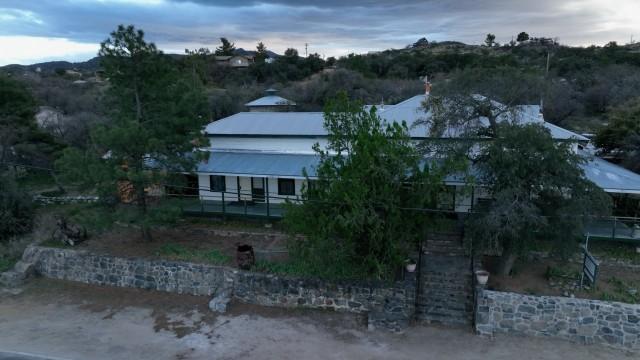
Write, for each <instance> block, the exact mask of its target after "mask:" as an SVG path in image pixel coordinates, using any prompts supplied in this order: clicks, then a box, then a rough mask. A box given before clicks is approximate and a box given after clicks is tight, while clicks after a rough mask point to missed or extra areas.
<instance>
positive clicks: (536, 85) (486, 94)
mask: <svg viewBox="0 0 640 360" xmlns="http://www.w3.org/2000/svg"><path fill="white" fill-rule="evenodd" d="M542 92H543V87H542V83H541V77H540V76H539V75H538V74H536V73H530V72H525V71H522V70H520V69H516V68H513V67H499V68H496V69H470V68H468V69H465V70H461V71H456V72H453V73H452V74H450V75H449V76H448V77H447V79H446V80H444V81H440V82H438V83H436V84H435V85H434V86H433V88H432V91H431V93H430V96H429V97H428V98H427V99H426V101H425V103H424V108H425V111H427V112H428V113H429V116H428V117H425V118H424V120H422V121H420V122H419V123H422V124H424V125H427V126H428V128H429V131H430V133H431V135H430V136H434V137H438V136H442V135H447V134H446V133H445V132H446V131H449V130H451V129H455V130H456V131H457V132H458V133H460V134H464V136H465V137H479V136H488V137H493V136H496V135H497V133H498V132H499V129H500V128H499V126H498V124H499V123H500V122H501V121H515V120H517V105H520V104H531V103H534V104H535V103H537V102H538V101H539V99H540V96H541V94H542ZM480 118H485V119H486V121H487V123H483V122H481V121H479V120H478V119H480Z"/></svg>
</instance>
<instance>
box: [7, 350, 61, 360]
mask: <svg viewBox="0 0 640 360" xmlns="http://www.w3.org/2000/svg"><path fill="white" fill-rule="evenodd" d="M0 360H67V359H62V358H52V357H46V356H40V355H36V354H28V353H22V352H5V351H0Z"/></svg>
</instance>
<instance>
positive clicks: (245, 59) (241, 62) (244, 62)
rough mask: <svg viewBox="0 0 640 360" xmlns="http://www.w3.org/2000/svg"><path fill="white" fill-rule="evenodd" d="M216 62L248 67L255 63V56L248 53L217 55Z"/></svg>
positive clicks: (235, 66)
mask: <svg viewBox="0 0 640 360" xmlns="http://www.w3.org/2000/svg"><path fill="white" fill-rule="evenodd" d="M216 63H218V64H220V65H226V66H231V67H234V68H246V67H249V65H251V63H253V57H252V56H246V55H234V56H216Z"/></svg>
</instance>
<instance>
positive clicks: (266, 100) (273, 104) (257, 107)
mask: <svg viewBox="0 0 640 360" xmlns="http://www.w3.org/2000/svg"><path fill="white" fill-rule="evenodd" d="M264 92H265V96H263V97H261V98H259V99H256V100H253V101H251V102H248V103H246V104H244V105H245V106H246V107H248V108H249V111H250V112H256V111H262V112H287V111H291V110H292V109H293V108H294V107H295V106H296V103H295V102H293V101H291V100H289V99H285V98H283V97H280V96H277V95H276V93H277V92H278V90H276V89H267V90H265V91H264Z"/></svg>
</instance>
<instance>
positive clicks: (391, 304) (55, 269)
mask: <svg viewBox="0 0 640 360" xmlns="http://www.w3.org/2000/svg"><path fill="white" fill-rule="evenodd" d="M22 261H23V262H25V263H31V264H33V265H34V268H35V271H36V273H38V274H40V275H42V276H45V277H50V278H55V279H62V280H70V281H79V282H83V283H87V284H96V285H108V286H119V287H132V288H141V289H149V290H159V291H167V292H174V293H182V294H192V295H203V296H216V295H217V294H220V293H223V292H226V293H229V294H231V296H233V297H234V298H236V299H239V300H240V301H243V302H246V303H250V304H256V305H263V306H277V307H303V308H312V309H327V310H336V311H347V312H352V313H363V314H367V315H368V319H369V324H371V325H373V326H380V327H384V328H387V329H391V330H401V329H403V328H405V327H406V326H408V325H409V322H410V319H411V318H412V317H413V314H414V308H415V306H414V305H415V278H410V279H407V280H406V281H403V282H396V283H393V284H384V283H357V282H335V283H331V282H326V281H322V280H317V279H298V278H290V277H283V276H276V275H272V274H264V273H254V272H249V271H241V270H238V269H234V268H230V267H225V266H212V265H206V264H194V263H187V262H179V261H165V260H151V259H142V258H120V257H114V256H108V255H99V254H92V253H89V252H87V251H83V250H71V249H59V248H48V247H37V246H31V247H29V248H27V249H26V250H25V252H24V254H23V258H22Z"/></svg>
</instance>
